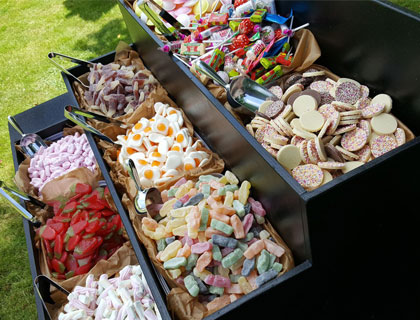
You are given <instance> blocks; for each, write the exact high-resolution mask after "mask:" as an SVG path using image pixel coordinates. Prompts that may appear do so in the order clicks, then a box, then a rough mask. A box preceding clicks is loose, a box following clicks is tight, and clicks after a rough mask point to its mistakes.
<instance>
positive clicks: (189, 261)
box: [185, 253, 198, 271]
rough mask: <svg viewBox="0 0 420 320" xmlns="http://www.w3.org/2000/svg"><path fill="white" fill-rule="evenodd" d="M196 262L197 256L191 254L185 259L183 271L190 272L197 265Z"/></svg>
mask: <svg viewBox="0 0 420 320" xmlns="http://www.w3.org/2000/svg"><path fill="white" fill-rule="evenodd" d="M197 260H198V254H195V253H191V254H190V256H189V257H188V259H187V265H186V266H185V270H187V271H191V270H192V269H193V268H194V267H195V265H196V264H197Z"/></svg>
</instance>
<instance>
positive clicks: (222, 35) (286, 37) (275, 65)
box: [161, 0, 307, 84]
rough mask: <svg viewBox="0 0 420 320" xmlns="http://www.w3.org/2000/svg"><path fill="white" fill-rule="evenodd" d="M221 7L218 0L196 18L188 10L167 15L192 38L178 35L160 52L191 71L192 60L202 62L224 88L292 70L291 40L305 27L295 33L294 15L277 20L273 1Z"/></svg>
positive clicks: (226, 3)
mask: <svg viewBox="0 0 420 320" xmlns="http://www.w3.org/2000/svg"><path fill="white" fill-rule="evenodd" d="M204 1H205V0H203V2H204ZM200 2H201V1H199V3H200ZM165 3H166V2H165V1H164V2H163V4H164V5H163V8H165ZM187 3H188V4H190V3H191V2H190V1H187ZM199 3H198V4H199ZM219 4H220V3H219V1H217V3H216V4H215V5H214V6H213V9H212V10H208V11H207V12H206V13H203V14H202V15H200V16H199V17H198V18H197V17H196V18H192V19H191V17H188V16H187V15H186V14H185V13H183V12H184V11H186V10H187V9H185V6H183V7H181V8H179V9H176V10H175V11H169V13H170V14H172V15H174V17H175V18H177V19H178V21H180V22H181V23H182V24H183V25H184V27H185V29H188V30H190V31H191V34H190V35H189V36H186V37H185V36H184V35H183V34H181V33H179V34H178V35H179V37H180V39H179V40H176V41H172V42H167V43H166V44H165V45H164V46H163V47H162V48H161V50H163V51H165V52H169V51H171V52H172V53H173V54H174V56H175V57H176V58H178V59H180V60H181V61H182V62H183V63H184V64H186V65H187V66H188V67H191V68H192V69H191V71H193V72H195V69H194V66H193V64H194V61H197V60H198V59H200V60H203V61H204V62H206V63H207V64H208V65H210V66H211V67H212V68H213V69H214V70H215V71H216V72H217V73H218V74H219V76H220V77H221V78H222V79H223V80H224V81H225V82H226V83H228V82H229V81H230V79H232V78H233V77H236V76H238V75H240V74H244V75H248V76H249V77H250V78H251V79H253V80H255V81H256V82H258V83H260V84H266V83H268V82H270V81H273V80H275V79H277V78H279V77H280V76H281V75H282V73H283V71H282V67H281V66H282V65H285V66H290V64H291V63H292V60H293V56H292V53H291V52H292V51H291V46H290V38H291V37H292V36H293V34H294V32H296V31H297V30H299V29H301V28H303V27H305V26H307V24H305V25H303V26H300V27H298V28H293V18H292V14H290V15H289V17H287V18H284V17H281V16H279V15H277V14H276V11H275V4H274V1H265V0H257V1H255V0H249V1H244V0H235V1H234V2H232V1H230V0H227V1H222V2H221V6H220V7H219ZM196 5H197V4H196ZM216 8H219V9H218V10H216ZM181 12H182V13H181ZM196 75H197V76H198V77H200V76H201V75H200V74H198V73H196Z"/></svg>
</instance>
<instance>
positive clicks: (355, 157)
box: [335, 146, 359, 160]
mask: <svg viewBox="0 0 420 320" xmlns="http://www.w3.org/2000/svg"><path fill="white" fill-rule="evenodd" d="M335 148H336V149H337V150H338V151H340V152H341V153H342V154H343V157H344V156H347V157H350V158H351V159H355V160H358V159H359V156H358V155H357V154H355V153H353V152H350V151H347V150H346V149H344V148H342V147H340V146H335Z"/></svg>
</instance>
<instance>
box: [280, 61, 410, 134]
mask: <svg viewBox="0 0 420 320" xmlns="http://www.w3.org/2000/svg"><path fill="white" fill-rule="evenodd" d="M309 68H313V69H316V70H323V71H325V74H326V76H327V77H328V78H330V79H332V80H334V81H337V80H338V79H340V77H339V76H338V75H336V74H335V73H333V72H332V71H331V70H329V69H328V68H326V67H324V66H321V65H318V64H313V65H309V66H307V67H306V68H304V69H302V70H296V71H302V72H304V71H305V70H307V69H309ZM290 76H292V74H288V75H285V76H283V77H281V78H280V79H279V81H278V82H277V84H278V85H279V86H280V87H281V88H282V89H283V90H284V89H285V82H286V80H287V79H288V78H289V77H290ZM390 114H392V113H390ZM394 117H395V116H394ZM395 119H397V123H398V127H399V128H401V129H403V130H404V132H405V138H406V142H408V141H411V140H413V139H414V138H415V137H416V136H415V135H414V133H413V132H412V131H411V130H410V129H409V128H408V127H407V126H406V125H405V124H404V123H403V122H401V121H400V120H399V119H398V118H397V117H395Z"/></svg>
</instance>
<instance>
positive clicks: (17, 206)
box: [0, 180, 46, 228]
mask: <svg viewBox="0 0 420 320" xmlns="http://www.w3.org/2000/svg"><path fill="white" fill-rule="evenodd" d="M6 191H8V192H10V193H11V194H13V195H15V196H17V197H19V198H20V199H22V200H24V201H28V202H30V203H32V204H34V205H36V206H38V207H40V208H45V206H46V204H45V203H43V202H42V201H39V200H37V199H35V198H34V197H32V196H30V195H28V194H26V193H24V192H21V191H19V190H16V189H13V188H10V187H8V186H6V184H5V183H4V182H3V181H1V180H0V194H1V195H2V196H3V197H4V198H5V199H6V200H7V201H9V203H10V204H11V205H12V206H13V207H14V208H15V209H16V210H17V211H18V212H19V213H20V214H21V215H22V216H23V217H24V218H25V219H26V220H28V221H29V222H30V223H32V224H33V226H34V227H36V228H38V227H40V226H41V222H40V221H38V220H37V219H36V218H35V217H34V216H33V215H32V214H31V213H30V212H29V211H28V210H26V209H25V208H24V207H23V206H22V205H20V203H18V202H17V201H16V200H15V199H13V198H12V197H11V196H10V195H9V194H8V193H7V192H6Z"/></svg>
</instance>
